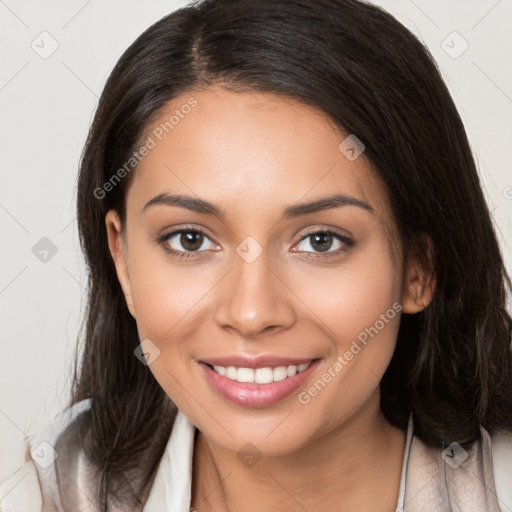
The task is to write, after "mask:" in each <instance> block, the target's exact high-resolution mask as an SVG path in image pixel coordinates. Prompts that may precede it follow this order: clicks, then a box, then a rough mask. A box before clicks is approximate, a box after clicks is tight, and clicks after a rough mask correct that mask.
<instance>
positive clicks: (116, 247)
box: [105, 210, 135, 318]
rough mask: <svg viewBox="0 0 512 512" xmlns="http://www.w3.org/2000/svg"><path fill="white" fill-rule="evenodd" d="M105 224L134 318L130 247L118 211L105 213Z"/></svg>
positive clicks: (117, 271) (129, 308)
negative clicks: (127, 245)
mask: <svg viewBox="0 0 512 512" xmlns="http://www.w3.org/2000/svg"><path fill="white" fill-rule="evenodd" d="M105 225H106V227H107V237H108V247H109V249H110V254H111V255H112V259H113V260H114V265H115V267H116V273H117V279H118V280H119V284H120V285H121V288H122V290H123V293H124V297H125V299H126V305H127V306H128V310H129V311H130V314H131V315H132V316H133V318H135V308H134V306H133V300H132V290H131V283H130V275H129V273H128V249H127V247H126V239H125V234H124V233H123V230H122V226H121V219H120V218H119V214H118V213H117V211H115V210H109V211H108V212H107V214H106V215H105Z"/></svg>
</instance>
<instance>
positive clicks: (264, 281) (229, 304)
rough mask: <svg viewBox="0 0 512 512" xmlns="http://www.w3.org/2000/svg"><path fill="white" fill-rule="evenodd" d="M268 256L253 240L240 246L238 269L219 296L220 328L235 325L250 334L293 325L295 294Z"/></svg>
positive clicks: (217, 308) (236, 255) (224, 285)
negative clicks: (293, 300) (278, 275)
mask: <svg viewBox="0 0 512 512" xmlns="http://www.w3.org/2000/svg"><path fill="white" fill-rule="evenodd" d="M257 253H259V254H257ZM268 256H269V255H268V251H263V250H262V248H261V249H260V250H258V248H257V247H256V246H255V245H254V244H253V245H251V241H249V242H248V244H247V245H244V243H242V244H240V245H239V247H238V248H237V254H235V255H234V258H233V267H234V268H233V269H232V271H231V272H229V273H228V275H227V276H226V279H225V280H224V282H223V283H222V287H221V293H220V295H219V296H218V303H217V306H216V312H215V318H216V321H217V323H218V325H219V326H220V327H231V328H233V329H236V330H237V331H239V333H241V334H242V335H243V336H244V337H250V336H255V335H257V334H258V333H260V332H261V331H263V330H265V329H268V328H270V327H274V328H288V327H290V326H291V325H292V324H293V322H294V321H295V313H294V310H293V304H292V294H291V292H290V291H289V290H288V288H287V287H286V286H285V285H284V284H283V283H282V281H281V280H280V279H279V278H278V277H277V276H276V275H275V271H273V270H271V267H270V264H271V262H270V261H269V259H270V258H269V257H268Z"/></svg>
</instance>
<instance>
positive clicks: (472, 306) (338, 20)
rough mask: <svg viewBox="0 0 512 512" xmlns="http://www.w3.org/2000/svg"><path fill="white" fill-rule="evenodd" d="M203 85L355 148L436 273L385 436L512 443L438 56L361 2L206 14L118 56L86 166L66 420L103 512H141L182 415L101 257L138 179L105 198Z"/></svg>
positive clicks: (392, 372) (491, 303) (510, 327)
mask: <svg viewBox="0 0 512 512" xmlns="http://www.w3.org/2000/svg"><path fill="white" fill-rule="evenodd" d="M210 84H220V85H222V86H223V87H226V88H229V89H232V90H235V91H242V90H254V91H264V92H271V93H274V94H277V95H283V96H288V97H293V98H295V99H299V100H301V101H303V102H304V103H305V104H309V105H313V106H315V107H317V108H319V109H321V110H322V111H323V112H325V114H326V115H327V116H328V117H329V118H330V119H332V120H333V121H334V122H335V123H336V124H337V125H338V126H340V127H341V128H342V129H344V130H346V131H348V132H349V133H356V134H357V136H358V137H359V138H360V139H361V140H362V141H363V143H364V144H365V146H366V151H365V155H366V156H367V158H368V159H369V160H370V161H371V162H372V164H373V166H374V168H375V170H376V172H377V173H378V175H379V177H380V178H381V179H382V181H383V183H384V184H385V186H386V188H387V191H388V194H389V197H390V200H391V207H392V212H393V215H394V220H395V222H396V225H397V228H398V232H399V234H400V242H401V244H402V247H403V248H404V253H405V255H406V257H412V256H419V257H421V258H423V260H424V263H425V266H426V268H430V269H431V270H432V271H433V272H434V273H435V276H436V281H437V286H436V292H435V295H434V297H433V300H432V302H431V303H430V305H429V306H428V307H427V308H426V309H425V310H424V311H422V312H421V313H418V314H415V315H403V316H402V320H401V325H400V330H399V334H398V340H397V347H396V351H395V354H394V356H393V359H392V361H391V363H390V365H389V368H388V369H387V371H386V373H385V375H384V377H383V380H382V382H381V396H382V401H381V404H382V409H383V412H384V414H385V415H386V417H387V418H388V420H389V421H390V422H391V423H392V424H394V425H397V426H399V427H401V428H405V426H406V421H407V418H408V416H409V414H410V413H411V412H412V414H413V418H414V424H415V433H416V435H417V436H418V437H419V438H420V439H421V440H423V441H424V442H425V443H428V444H430V445H442V444H443V443H444V444H446V443H447V442H449V441H452V440H456V441H458V442H459V443H460V444H462V445H465V444H468V443H471V442H473V441H475V440H476V439H478V437H479V425H482V426H483V427H484V428H486V429H487V430H488V431H489V432H490V433H492V432H494V431H495V430H497V429H500V428H505V429H508V430H512V356H511V351H510V344H511V331H512V320H511V318H510V316H509V314H508V313H507V310H506V299H507V294H508V293H509V291H510V279H509V277H508V276H507V273H506V270H505V267H504V264H503V261H502V257H501V254H500V251H499V247H498V243H497V240H496V235H495V232H494V229H493V224H492V221H491V217H490V214H489V211H488V208H487V206H486V203H485V200H484V197H483V194H482V190H481V186H480V183H479V178H478V174H477V170H476V167H475V162H474V159H473V157H472V153H471V149H470V146H469V143H468V140H467V137H466V133H465V130H464V127H463V124H462V122H461V119H460V117H459V114H458V112H457V110H456V108H455V106H454V103H453V101H452V99H451V97H450V94H449V92H448V90H447V88H446V86H445V84H444V83H443V80H442V79H441V76H440V74H439V72H438V69H437V67H436V65H435V63H434V61H433V59H432V57H431V55H430V54H429V52H428V50H427V49H426V48H425V47H424V46H423V45H422V43H420V42H419V41H418V39H417V38H416V37H415V36H413V35H412V34H411V33H410V32H409V31H408V30H407V29H405V28H404V27H403V26H402V25H401V24H400V23H399V22H397V21H396V20H395V19H394V18H393V17H392V16H391V15H389V14H388V13H386V12H385V11H384V10H382V9H380V8H378V7H375V6H372V5H369V4H366V3H363V2H361V1H358V0H315V1H314V2H311V1H310V0H204V1H199V2H195V3H193V4H191V5H189V6H188V7H186V8H183V9H180V10H177V11H175V12H173V13H171V14H170V15H168V16H166V17H164V18H163V19H161V20H160V21H158V22H157V23H155V24H154V25H153V26H151V27H150V28H148V29H147V30H146V31H145V32H144V33H143V34H142V35H141V36H140V37H139V38H138V39H137V40H136V41H135V42H134V43H133V44H132V45H131V46H130V47H129V48H128V49H127V50H126V52H125V53H124V54H123V55H122V57H121V58H120V59H119V61H118V63H117V64H116V66H115V68H114V70H113V71H112V73H111V75H110V77H109V79H108V81H107V83H106V85H105V88H104V90H103V93H102V95H101V98H100V101H99V105H98V108H97V111H96V114H95V117H94V121H93V123H92V126H91V128H90V132H89V136H88V139H87V143H86V146H85V149H84V152H83V155H82V160H81V167H80V173H79V179H78V201H77V203H78V204H77V219H78V226H79V233H80V243H81V247H82V250H83V252H84V256H85V261H86V264H87V267H88V272H89V275H88V306H87V312H86V316H85V318H84V324H83V327H84V328H85V332H84V339H83V345H81V349H80V351H79V355H78V356H77V361H76V368H75V375H74V386H73V392H72V399H71V402H70V404H74V403H76V402H78V401H80V400H82V399H85V398H89V399H90V401H91V408H90V411H89V412H88V421H87V428H86V429H84V433H83V438H82V445H83V448H84V450H85V453H86V455H87V457H88V458H89V459H90V461H91V462H92V463H93V464H94V465H95V467H96V468H97V469H98V474H99V475H100V488H99V490H98V492H99V499H100V503H101V507H102V508H101V509H102V510H103V511H107V510H109V503H113V502H114V500H119V502H121V503H126V504H127V506H132V507H140V506H141V505H142V503H143V501H144V496H146V491H147V488H148V486H149V485H150V483H151V479H152V477H153V476H154V474H155V471H156V469H157V467H158V463H159V460H160V458H161V456H162V453H163V450H164V448H165V444H166V442H167V440H168V437H169V435H170V432H171V429H172V425H173V421H174V417H175V414H176V407H175V406H174V404H173V403H172V402H171V401H170V399H169V398H168V397H167V396H166V394H165V393H164V391H163V390H162V388H161V387H160V386H159V385H158V383H157V382H156V380H155V378H154V377H153V376H152V374H151V372H150V371H149V369H148V367H146V366H144V365H143V364H141V362H140V361H139V360H138V359H137V358H136V357H135V356H134V349H135V348H136V347H137V346H138V345H139V343H140V340H139V338H138V334H137V328H136V323H135V321H134V319H133V318H132V317H131V315H130V313H129V311H128V309H127V306H126V303H125V299H124V296H123V294H122V291H121V287H120V285H119V282H118V280H117V276H116V272H115V268H114V264H113V261H112V258H111V255H110V253H109V249H108V243H107V234H106V229H105V214H106V213H107V211H108V210H110V209H112V208H115V209H116V210H117V211H118V212H119V213H120V215H121V219H122V222H123V225H124V222H125V219H126V217H125V214H126V212H125V203H124V193H125V190H126V187H127V185H128V183H129V182H130V177H131V176H133V173H135V172H136V169H135V170H133V171H132V172H131V174H130V175H128V176H126V177H124V178H123V180H121V181H120V182H119V183H118V184H116V186H114V187H112V190H110V191H108V192H107V193H105V194H103V193H101V194H99V193H98V190H105V189H104V188H102V187H103V186H104V184H105V183H107V182H109V180H111V179H112V177H113V176H114V174H115V173H116V172H117V171H118V169H120V168H121V167H122V166H123V165H124V164H125V163H126V162H127V161H128V160H129V158H130V156H131V155H132V153H133V151H134V150H135V148H136V147H137V144H138V143H139V142H140V139H141V137H142V135H143V134H144V130H145V129H146V128H147V127H148V123H149V122H150V120H151V119H152V118H153V117H154V116H155V114H157V113H158V112H159V110H160V109H161V108H162V107H163V106H164V105H165V104H166V102H168V101H169V100H171V99H173V98H175V97H177V96H179V95H181V94H183V93H186V92H190V91H193V90H194V88H195V87H198V86H208V85H210ZM423 235H428V237H429V238H430V239H431V240H432V242H433V249H432V252H431V254H430V255H428V252H427V247H426V246H425V244H424V240H425V239H426V238H425V237H424V236H423ZM176 292H177V293H179V290H177V291H176Z"/></svg>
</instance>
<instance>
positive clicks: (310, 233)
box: [157, 228, 355, 260]
mask: <svg viewBox="0 0 512 512" xmlns="http://www.w3.org/2000/svg"><path fill="white" fill-rule="evenodd" d="M182 233H200V234H201V235H203V236H204V237H206V238H208V239H210V237H209V236H208V235H207V234H206V233H205V232H204V231H203V230H202V229H199V228H181V229H178V230H176V231H171V232H170V233H168V234H166V235H162V236H161V237H159V238H157V242H158V243H159V244H160V245H161V246H162V247H163V249H164V250H165V251H166V252H167V253H169V254H170V255H171V256H173V257H176V258H178V259H180V260H182V259H188V258H190V257H193V256H194V254H195V253H198V252H199V253H200V252H204V251H189V252H186V251H178V250H176V249H172V248H171V247H169V246H168V245H167V241H168V240H169V239H171V238H172V237H174V236H176V235H178V234H182ZM317 234H323V235H332V236H333V237H335V238H336V239H337V240H339V241H340V242H342V243H343V244H344V245H345V247H344V248H340V249H337V250H336V251H327V252H325V253H321V252H317V253H311V252H310V251H304V252H306V254H308V256H307V258H308V259H310V258H313V259H325V258H332V257H334V256H339V255H341V254H342V253H344V252H347V251H348V250H349V249H350V248H351V247H353V246H354V245H355V242H354V241H353V240H351V239H350V238H348V237H346V236H344V235H342V234H340V233H338V232H336V231H333V230H330V229H316V230H312V231H308V232H307V233H304V234H303V236H302V238H301V239H300V240H299V241H298V242H297V244H299V243H300V242H302V241H303V240H306V239H307V238H309V237H311V236H313V235H317ZM297 244H296V245H297ZM296 252H301V251H296ZM311 254H313V255H312V256H310V255H311Z"/></svg>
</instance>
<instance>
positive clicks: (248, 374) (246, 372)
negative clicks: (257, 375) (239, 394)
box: [236, 368, 254, 382]
mask: <svg viewBox="0 0 512 512" xmlns="http://www.w3.org/2000/svg"><path fill="white" fill-rule="evenodd" d="M236 380H237V381H238V382H254V370H253V369H252V368H238V370H237V371H236Z"/></svg>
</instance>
